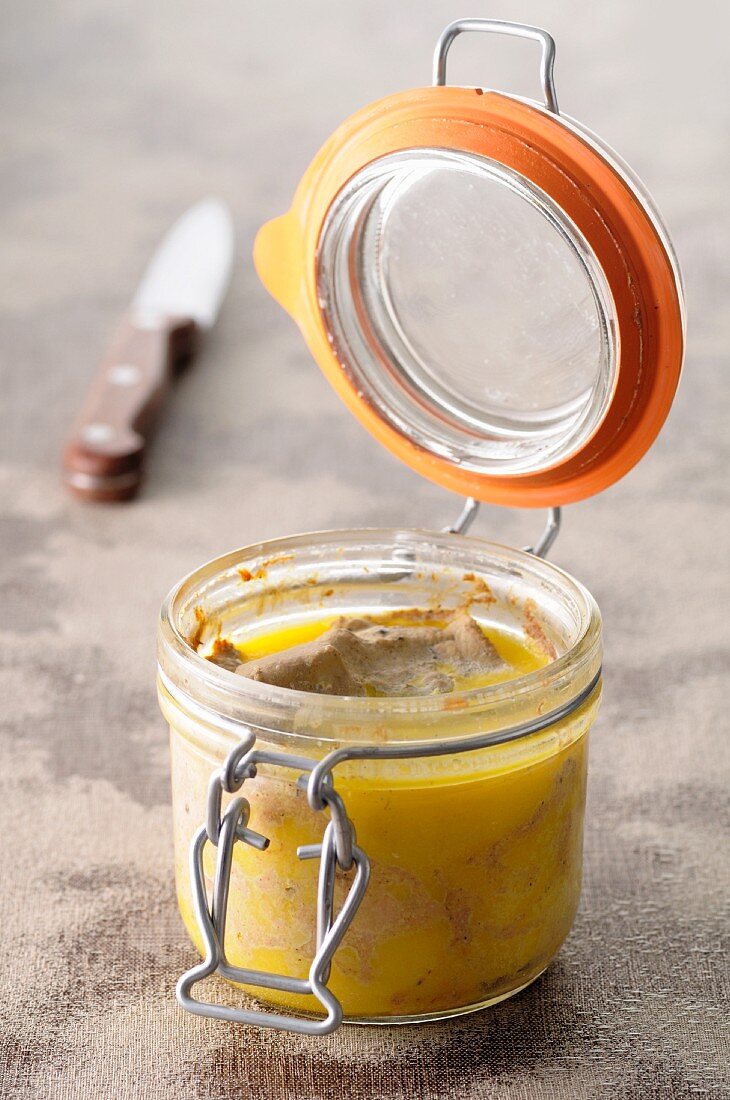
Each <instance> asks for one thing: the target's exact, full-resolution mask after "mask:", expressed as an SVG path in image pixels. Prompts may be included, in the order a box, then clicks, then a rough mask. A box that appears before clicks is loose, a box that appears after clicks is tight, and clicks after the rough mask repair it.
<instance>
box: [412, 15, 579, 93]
mask: <svg viewBox="0 0 730 1100" xmlns="http://www.w3.org/2000/svg"><path fill="white" fill-rule="evenodd" d="M470 31H486V32H488V33H492V34H509V35H513V36H514V37H515V38H530V39H532V40H533V41H534V42H539V43H540V45H541V46H542V56H541V58H540V80H541V82H542V91H543V95H544V97H545V106H546V107H547V109H548V111H551V112H552V113H553V114H554V115H557V114H559V113H560V112H559V111H558V97H557V93H556V91H555V78H554V76H553V68H554V65H555V39H554V38H553V36H552V35H551V34H548V32H547V31H545V30H543V29H542V27H532V26H529V25H528V24H527V23H510V22H508V21H507V20H504V19H456V20H455V21H454V22H453V23H449V25H448V27H446V28H445V29H444V30H443V31H442V33H441V37H440V38H439V40H438V42H437V43H436V50H435V52H434V55H433V83H434V84H435V85H436V86H437V87H438V86H441V85H443V84H445V83H446V56H447V54H448V52H449V50H450V49H451V46H452V44H453V42H454V39H455V38H457V37H458V36H459V35H460V34H464V33H465V32H470Z"/></svg>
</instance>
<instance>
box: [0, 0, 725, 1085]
mask: <svg viewBox="0 0 730 1100" xmlns="http://www.w3.org/2000/svg"><path fill="white" fill-rule="evenodd" d="M722 10H723V9H722V8H721V7H720V6H719V5H717V6H716V5H714V4H711V3H710V2H709V0H696V2H695V3H692V4H687V5H681V6H680V5H679V4H672V3H667V2H664V3H661V2H660V0H638V2H636V0H614V2H612V3H606V4H595V5H591V6H588V5H585V4H578V3H570V2H569V0H558V2H555V3H536V2H517V0H515V2H514V3H506V2H502V0H495V2H494V3H492V4H491V5H485V4H472V5H471V6H470V8H469V10H465V9H464V7H463V6H462V5H461V4H460V3H458V2H457V0H449V2H446V0H439V2H436V3H418V2H417V0H405V2H402V3H394V2H387V0H376V2H370V3H366V2H365V0H359V2H357V3H352V2H349V3H347V4H343V3H334V2H332V0H330V2H323V0H317V2H307V3H295V2H294V0H290V2H288V3H287V2H284V0H276V2H270V3H266V4H254V3H252V2H250V0H247V2H243V3H242V2H241V0H238V2H235V0H210V2H208V3H205V4H200V3H197V4H196V3H191V2H187V0H186V2H180V0H157V2H156V3H154V4H149V3H143V2H142V0H126V2H125V3H123V4H121V3H117V4H113V3H109V2H108V0H106V2H103V0H81V2H79V3H73V4H72V3H67V4H59V3H56V2H50V0H46V2H44V3H38V2H34V0H30V2H29V0H23V2H21V0H10V2H7V0H6V3H5V4H4V6H3V15H2V22H3V33H2V39H1V42H0V48H1V49H2V51H3V54H4V56H3V59H2V73H3V76H2V107H1V110H0V131H1V134H0V150H1V153H0V155H1V157H2V177H1V186H2V194H1V204H2V205H1V210H0V216H1V218H2V241H3V245H2V252H1V255H0V265H1V270H0V285H1V286H2V326H3V338H2V340H3V344H2V372H3V379H2V390H0V392H2V395H3V397H2V408H3V417H2V431H1V432H0V451H1V453H2V467H1V477H2V481H1V483H0V484H1V486H2V488H1V491H2V505H1V511H0V524H1V527H2V555H1V556H0V571H1V574H0V575H1V578H2V629H3V660H2V672H1V676H2V687H1V690H2V698H3V723H2V727H3V728H2V737H1V739H0V783H2V794H1V796H0V821H1V822H2V824H1V825H0V830H1V835H2V838H3V845H4V854H3V872H2V873H3V883H2V894H1V896H0V910H1V912H0V918H1V919H0V928H1V930H2V931H1V933H0V935H2V941H3V946H2V951H0V982H1V984H2V990H0V1013H2V1016H3V1020H2V1023H3V1030H2V1038H1V1040H0V1042H1V1043H2V1047H3V1060H2V1064H1V1065H0V1094H1V1095H2V1096H18V1097H32V1098H34V1100H35V1098H37V1100H43V1098H46V1097H61V1098H64V1100H65V1098H70V1097H114V1098H126V1097H155V1098H157V1097H160V1098H168V1097H170V1098H172V1097H181V1096H184V1097H188V1096H190V1097H216V1098H224V1097H237V1096H239V1095H251V1096H256V1097H269V1096H272V1097H281V1096H284V1097H294V1096H297V1097H303V1098H309V1097H312V1098H315V1097H340V1096H342V1097H354V1098H357V1100H372V1098H375V1097H400V1096H419V1097H420V1096H428V1097H453V1098H459V1100H461V1098H476V1097H479V1098H481V1097H499V1098H502V1097H509V1098H510V1100H512V1098H515V1100H522V1098H523V1097H524V1098H532V1097H560V1098H564V1097H565V1098H572V1097H578V1098H580V1097H595V1096H606V1097H608V1096H611V1097H637V1098H638V1097H641V1098H643V1097H675V1096H676V1097H684V1096H695V1095H699V1096H712V1097H719V1096H721V1095H727V1090H728V1089H730V1080H729V1079H728V1076H727V1058H728V1045H727V1032H726V1031H725V1030H724V1027H725V1015H724V1012H725V1009H724V1007H723V996H724V995H726V993H727V983H726V980H725V979H726V973H727V972H726V970H725V969H724V967H725V966H726V956H725V955H723V953H722V950H723V946H724V944H723V936H724V933H725V932H726V930H727V923H728V909H727V896H728V864H727V858H726V853H727V818H728V802H727V793H726V790H727V781H728V760H727V734H728V721H727V714H728V683H727V668H728V663H729V661H728V658H729V656H730V629H729V627H728V613H729V610H730V609H729V607H728V563H727V559H728V552H727V544H728V535H729V534H730V530H729V527H730V524H729V523H728V514H729V513H728V498H729V496H730V491H729V489H728V463H729V462H730V432H729V431H728V414H729V413H730V398H729V393H730V390H729V387H728V380H727V371H728V363H727V347H728V337H730V324H729V322H728V312H727V300H728V294H729V292H730V280H729V279H728V266H727V261H728V255H729V254H730V232H729V219H728V209H727V206H728V193H729V189H728V184H727V180H728V176H729V175H730V144H729V142H728V113H730V95H729V94H728V92H729V89H728V80H727V71H728V67H729V65H730V57H729V56H728V47H727V40H728V30H729V29H730V28H729V27H728V23H727V19H725V21H724V24H718V22H717V21H715V22H714V23H711V22H710V18H711V16H713V15H714V18H715V20H717V19H718V18H720V13H721V12H722ZM464 14H470V15H472V14H474V15H475V14H484V15H493V16H502V17H508V18H510V17H511V18H522V19H525V20H531V21H534V22H540V23H543V24H544V25H546V26H548V27H549V28H550V29H551V30H552V31H553V33H554V34H555V36H556V37H557V40H558V63H557V71H556V75H557V83H558V92H559V96H560V101H561V104H562V106H563V107H564V109H565V110H566V111H567V112H568V113H570V114H572V115H574V116H577V117H578V118H580V119H582V120H583V121H584V122H586V123H587V124H588V125H589V126H591V127H592V128H593V129H595V130H597V131H598V132H599V133H601V134H602V135H604V136H605V138H606V139H607V140H608V141H609V142H611V143H612V144H614V145H615V147H617V148H618V150H619V151H620V152H621V153H622V154H623V155H624V156H625V157H626V158H627V159H628V161H629V162H630V163H632V164H633V165H634V167H635V168H636V169H637V170H638V171H639V173H640V174H641V175H642V176H643V177H644V178H645V180H646V182H647V183H648V185H649V186H650V188H651V189H652V191H653V192H654V194H655V196H656V198H657V200H658V202H659V205H660V208H661V209H662V210H663V212H664V214H665V216H666V218H667V220H668V222H669V225H670V227H671V229H672V231H673V234H674V237H675V240H676V244H677V248H678V251H679V255H680V258H681V260H682V263H683V267H684V271H685V275H686V280H687V291H688V299H689V314H690V344H689V354H688V357H687V367H686V375H685V379H684V382H683V385H682V388H681V391H680V394H679V397H678V399H677V403H676V407H675V409H674V411H673V413H672V416H671V418H670V421H669V423H668V425H667V427H666V429H665V431H664V433H663V434H662V436H661V439H660V441H659V442H658V444H657V445H656V447H655V448H654V449H653V451H652V453H651V454H650V455H649V456H648V457H647V458H646V459H645V460H644V462H643V463H642V464H641V467H640V468H639V469H637V470H636V471H634V472H633V473H632V474H631V475H630V476H629V477H628V478H627V479H626V480H625V481H624V483H623V484H621V485H619V486H616V487H615V488H613V489H611V490H610V491H609V492H606V493H605V494H603V496H601V498H600V499H596V500H592V501H590V502H587V503H585V504H581V505H577V506H575V507H572V508H570V509H569V510H568V513H567V515H566V519H565V531H564V533H563V535H561V538H560V541H559V543H558V545H557V547H556V549H555V552H554V554H553V556H554V558H555V560H556V561H558V562H559V563H560V564H562V565H564V566H565V567H566V568H568V569H570V570H571V571H573V572H574V573H576V574H577V575H578V576H579V577H581V578H582V579H583V580H584V581H585V582H586V583H587V584H588V585H589V586H590V587H591V588H592V590H593V592H594V593H595V595H596V596H597V598H598V600H599V602H600V604H601V606H602V609H603V612H604V616H605V628H606V702H605V707H604V710H603V714H602V718H601V720H600V723H599V726H598V728H597V730H596V734H595V738H594V742H593V749H592V765H591V783H590V794H589V815H588V828H587V844H586V882H585V892H584V899H583V904H582V908H581V911H580V915H579V918H578V922H577V925H576V928H575V931H574V933H573V935H572V936H571V938H570V939H569V941H568V943H567V944H566V946H565V948H564V949H563V951H562V952H561V954H560V956H559V958H558V960H557V962H556V963H555V964H554V966H553V967H552V968H551V969H550V971H549V972H548V974H547V975H546V976H545V977H544V978H543V979H542V980H541V981H540V982H539V983H537V985H536V986H534V987H533V988H532V989H531V990H529V991H528V992H526V993H525V994H523V995H522V996H520V997H518V998H517V999H515V1000H514V1001H512V1002H508V1003H506V1004H505V1005H503V1006H500V1007H499V1008H497V1009H495V1010H493V1011H492V1012H490V1013H488V1014H484V1015H482V1016H480V1017H473V1018H468V1019H464V1020H462V1021H460V1022H458V1023H455V1024H453V1025H444V1026H441V1025H439V1026H431V1027H425V1028H422V1029H407V1030H352V1029H350V1030H346V1031H343V1032H342V1033H340V1034H339V1035H336V1036H334V1037H332V1038H330V1039H328V1040H325V1041H322V1042H319V1043H317V1042H311V1041H304V1040H296V1039H286V1038H283V1037H281V1036H278V1035H275V1034H261V1035H259V1034H249V1033H245V1032H242V1031H235V1030H234V1029H232V1028H228V1027H224V1026H221V1025H219V1024H213V1023H210V1022H201V1021H196V1020H194V1019H192V1018H189V1017H185V1016H184V1015H183V1014H182V1013H181V1012H179V1011H178V1010H177V1008H176V1007H175V1004H174V1002H173V999H172V986H173V983H174V979H175V977H176V975H177V974H178V973H179V971H180V970H181V969H183V968H184V967H185V966H187V965H188V964H189V962H190V960H191V958H192V952H191V949H190V947H189V945H188V943H187V941H186V939H185V937H184V934H183V932H182V929H181V925H180V924H179V921H178V918H177V915H176V910H175V903H174V898H173V886H172V877H171V867H172V863H171V843H170V821H169V795H168V779H167V748H166V733H165V730H164V728H163V724H162V721H161V719H160V718H159V717H158V713H157V709H156V702H155V698H154V693H153V680H154V636H155V619H156V614H157V609H158V606H159V603H160V600H161V599H162V597H163V595H164V593H165V592H166V591H167V589H168V588H169V587H170V586H171V585H172V584H173V583H174V582H175V581H176V580H177V579H178V578H179V577H180V576H181V575H182V574H183V573H185V572H187V571H188V570H190V569H191V568H193V567H194V566H196V565H197V564H199V563H200V562H201V561H202V560H204V559H206V558H209V557H211V556H213V555H215V554H218V553H219V552H222V551H224V550H227V549H230V548H233V547H234V546H237V545H243V544H245V543H246V542H248V541H253V540H258V539H260V538H264V537H267V536H274V535H281V534H285V533H291V532H294V531H297V530H307V529H314V528H317V527H327V526H339V525H348V524H372V523H377V524H380V523H406V524H412V525H417V526H418V525H423V526H429V525H437V526H440V525H442V524H443V523H444V522H445V521H447V520H448V519H450V518H451V517H452V515H454V513H455V511H456V509H457V507H458V501H457V500H456V499H455V498H452V497H449V495H448V494H446V493H444V492H443V491H441V490H439V489H436V488H434V487H431V486H429V485H427V484H425V483H424V482H421V481H420V480H419V479H418V478H417V477H416V476H415V475H414V474H411V473H410V472H409V471H408V470H406V469H405V468H401V467H400V466H399V465H398V464H397V463H396V461H395V460H394V459H391V458H390V457H389V456H388V455H386V454H385V453H383V452H381V451H380V450H378V449H377V448H376V446H375V444H374V443H372V442H371V441H370V439H369V438H368V437H367V436H366V434H365V433H364V432H363V431H362V429H361V428H360V427H359V426H358V425H357V424H355V423H354V421H352V420H351V419H350V418H349V417H348V415H347V414H346V412H345V411H344V409H343V408H342V407H341V406H340V405H339V403H338V401H337V399H336V398H335V397H334V395H333V394H332V393H331V392H330V391H329V389H328V387H327V385H326V383H325V382H324V380H323V379H322V378H321V376H320V375H319V372H318V371H317V369H316V368H315V367H314V365H313V364H312V363H311V362H310V360H309V357H308V353H307V351H306V349H305V347H304V346H303V343H302V341H301V339H300V338H299V336H298V334H297V332H296V330H295V328H294V326H293V325H292V324H291V322H290V321H289V320H288V318H287V317H286V316H284V315H283V314H282V312H281V311H280V310H279V309H278V307H276V306H275V304H274V303H273V302H272V301H270V300H269V299H268V298H267V297H266V295H265V293H264V291H263V290H262V288H261V287H260V286H259V285H258V282H257V280H256V277H255V275H254V273H253V270H252V266H251V262H250V248H251V242H252V239H253V234H254V232H255V230H256V228H257V227H258V225H259V224H260V222H261V221H262V220H264V219H266V218H267V217H269V216H270V215H272V214H274V213H278V212H280V211H282V210H283V209H284V208H285V207H286V205H287V204H288V200H289V198H290V195H291V192H292V190H293V187H294V185H295V183H296V182H297V180H298V178H299V176H300V173H301V171H302V170H303V168H304V166H305V164H306V163H307V161H308V159H309V158H310V156H311V154H313V153H314V151H315V150H316V148H317V147H318V145H319V144H320V143H321V142H322V141H323V140H324V138H325V137H326V136H327V135H328V134H329V133H330V131H331V130H332V128H333V127H334V126H335V125H336V124H337V122H338V121H340V119H341V118H343V117H344V116H345V115H347V114H348V113H349V112H350V111H351V110H353V109H355V108H356V107H358V106H360V105H362V104H364V103H366V102H368V101H370V100H372V99H374V98H377V97H379V96H381V95H384V94H387V93H389V92H391V91H395V90H397V89H399V88H404V87H407V86H413V85H416V84H419V83H426V82H427V81H428V79H429V72H430V55H431V50H432V47H433V44H434V41H435V39H436V36H437V34H438V32H439V31H440V29H441V27H442V26H443V25H444V24H445V23H446V22H448V21H449V20H450V19H452V18H454V17H456V16H458V15H464ZM453 57H454V60H453V66H452V68H451V69H450V74H451V76H452V79H453V80H454V81H455V82H459V81H460V80H463V82H465V83H479V82H484V83H487V84H491V85H493V86H497V87H500V86H501V87H504V88H507V89H512V90H516V91H521V92H526V93H527V94H530V93H533V92H536V91H537V80H536V55H535V52H534V47H531V46H530V45H527V44H525V43H510V42H508V41H504V40H503V41H499V40H495V41H493V42H487V41H476V42H469V41H467V40H462V41H461V42H460V43H459V44H458V46H457V47H456V48H455V51H454V55H453ZM209 192H210V193H216V194H220V195H222V196H223V197H225V198H226V199H227V201H228V202H229V203H230V205H231V207H232V209H233V211H234V215H235V220H236V225H237V228H238V234H239V239H238V254H239V262H238V264H237V268H236V274H235V279H234V282H233V285H232V288H231V293H230V296H229V298H228V300H227V302H226V305H225V308H224V311H223V314H222V317H221V320H220V324H219V326H218V328H217V329H216V331H215V332H214V333H213V335H212V336H211V338H210V339H209V341H208V342H207V345H206V348H205V351H204V354H203V355H202V357H201V358H200V360H199V361H198V362H197V363H196V365H195V367H194V369H193V370H192V371H191V372H190V373H189V375H187V376H186V377H185V378H184V379H183V380H182V382H181V384H180V386H179V388H178V389H177V391H176V393H175V396H174V400H173V401H172V404H171V406H170V408H169V410H168V414H167V416H166V417H165V422H164V425H163V428H162V431H161V433H160V436H159V440H158V443H157V446H156V451H155V454H154V460H153V461H152V463H151V465H150V472H149V479H148V482H147V485H146V489H145V492H144V495H143V496H142V497H141V498H140V499H139V500H138V501H137V502H136V503H134V504H133V505H131V506H127V507H100V506H95V507H88V506H86V507H85V506H83V505H81V504H79V503H77V502H74V501H72V500H70V499H68V498H67V497H66V496H65V495H64V492H63V490H62V489H61V488H60V486H59V478H58V454H59V449H60V446H61V443H62V439H63V436H64V433H65V431H66V429H67V426H68V424H69V422H70V420H71V419H72V417H73V414H74V412H75V410H76V409H77V407H78V403H79V400H80V398H81V396H82V393H83V391H84V387H85V384H86V381H87V379H88V378H89V376H90V374H91V372H92V371H93V368H94V366H95V363H96V360H97V358H98V356H99V354H100V351H101V349H102V346H103V344H104V341H105V339H106V337H107V335H108V332H109V329H110V327H111V326H112V324H113V322H114V321H115V319H116V317H117V315H118V313H119V312H120V311H121V310H122V309H123V307H124V306H125V304H126V301H127V298H128V295H129V294H130V292H131V290H132V289H133V287H134V285H135V282H136V279H137V278H138V275H139V273H140V271H141V268H142V266H143V264H144V262H145V260H146V258H147V256H148V255H149V253H150V250H151V248H152V247H153V245H154V244H155V242H156V241H157V240H158V238H159V236H160V235H161V233H162V231H163V230H164V229H165V228H166V227H167V225H168V224H169V223H170V222H171V221H172V220H173V218H174V217H175V216H176V215H177V214H178V213H179V212H180V211H182V210H183V209H184V208H185V207H186V206H187V205H188V204H189V203H191V202H192V201H194V200H195V199H196V198H198V197H199V196H200V195H202V194H205V193H209ZM541 522H542V516H540V515H534V514H532V515H530V514H521V515H517V514H509V513H506V512H501V511H499V510H496V509H495V510H488V509H487V510H485V514H484V515H483V517H482V518H481V519H480V521H479V525H478V530H479V532H480V533H483V534H489V535H491V536H493V537H495V538H496V539H499V540H505V541H515V540H516V541H518V542H521V541H525V539H527V538H529V537H531V536H532V535H534V533H535V530H536V528H537V527H538V526H539V525H540V524H541ZM723 846H724V847H723ZM723 853H724V854H725V855H724V857H723ZM725 946H726V945H725Z"/></svg>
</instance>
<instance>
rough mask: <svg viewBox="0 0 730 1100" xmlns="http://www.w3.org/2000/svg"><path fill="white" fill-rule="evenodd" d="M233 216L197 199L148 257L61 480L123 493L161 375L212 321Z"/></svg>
mask: <svg viewBox="0 0 730 1100" xmlns="http://www.w3.org/2000/svg"><path fill="white" fill-rule="evenodd" d="M233 241H234V236H233V224H232V221H231V216H230V214H229V212H228V208H227V207H226V206H225V204H224V203H222V202H221V201H220V200H218V199H203V200H202V201H201V202H198V203H196V204H195V206H193V207H191V208H190V209H189V210H188V211H187V212H186V213H185V214H183V216H182V217H181V218H180V219H179V220H178V221H177V222H176V223H175V224H174V225H173V226H172V228H171V229H170V230H169V232H168V233H167V234H166V236H165V237H164V238H163V240H162V242H161V244H160V245H159V247H158V248H157V250H156V252H155V253H154V255H153V257H152V259H151V260H150V262H149V264H148V266H147V269H146V271H145V273H144V276H143V278H142V281H141V283H140V285H139V288H138V290H137V292H136V294H135V296H134V298H133V300H132V305H131V308H130V311H129V313H128V314H127V316H126V317H125V318H124V319H123V321H122V323H121V324H120V326H119V329H118V331H117V333H116V336H115V337H114V339H113V341H112V344H111V346H110V348H109V350H108V352H107V354H106V356H105V358H104V360H103V362H102V366H101V369H100V371H99V373H98V374H97V377H96V379H95V380H94V382H93V383H92V386H91V388H90V390H89V393H88V396H87V399H86V401H85V403H84V406H83V409H82V411H81V415H80V417H79V419H78V421H77V424H76V427H75V429H74V431H73V433H72V435H71V438H70V440H69V442H68V444H67V446H66V449H65V452H64V461H63V465H64V472H65V480H66V483H67V485H68V486H69V488H71V489H72V490H73V491H74V492H75V493H76V494H78V495H80V496H82V497H84V498H85V499H87V500H103V501H112V500H128V499H129V498H130V497H132V496H134V495H135V493H136V492H137V489H138V488H139V484H140V481H141V477H142V465H143V461H144V457H145V451H146V446H147V443H148V442H149V440H150V438H151V435H152V431H153V429H154V426H155V423H156V420H157V414H158V412H159V409H160V407H161V405H162V403H163V400H164V397H165V395H166V393H167V390H168V388H169V385H170V382H171V381H172V379H173V377H174V376H175V374H176V373H177V371H178V369H179V367H180V366H181V365H182V363H183V362H185V361H186V360H187V359H189V358H190V357H191V355H192V354H193V352H194V350H195V348H196V344H197V337H198V335H199V333H200V332H201V331H204V330H206V329H209V328H210V327H211V326H212V324H213V323H214V321H215V319H216V317H217V315H218V311H219V309H220V306H221V302H222V300H223V297H224V295H225V291H226V288H227V286H228V282H229V280H230V275H231V268H232V264H233V252H234V247H233Z"/></svg>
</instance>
